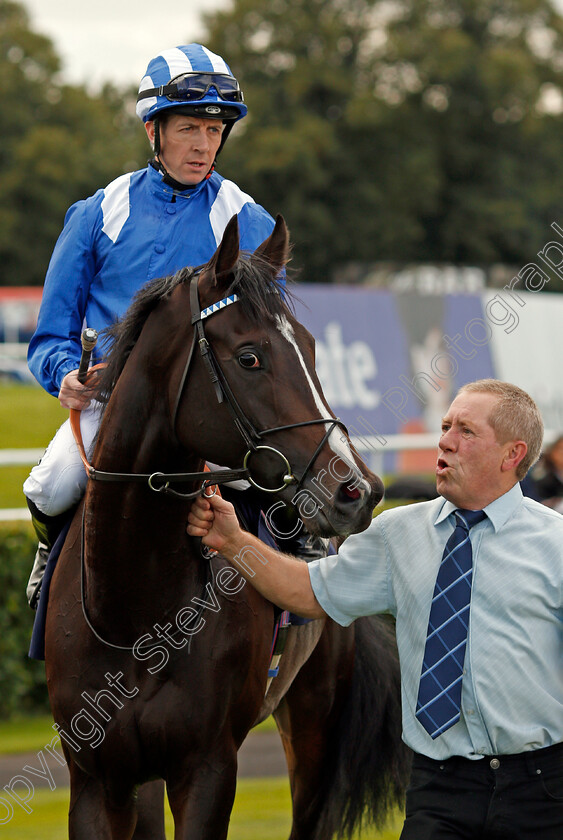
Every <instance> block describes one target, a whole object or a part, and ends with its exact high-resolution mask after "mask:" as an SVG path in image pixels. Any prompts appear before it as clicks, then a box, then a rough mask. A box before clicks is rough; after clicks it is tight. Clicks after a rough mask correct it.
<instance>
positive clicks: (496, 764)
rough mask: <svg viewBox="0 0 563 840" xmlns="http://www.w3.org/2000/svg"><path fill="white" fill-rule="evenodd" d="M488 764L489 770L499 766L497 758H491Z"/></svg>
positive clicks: (496, 768)
mask: <svg viewBox="0 0 563 840" xmlns="http://www.w3.org/2000/svg"><path fill="white" fill-rule="evenodd" d="M490 765H491V770H498V769H499V767H500V761H499V760H498V758H491V761H490Z"/></svg>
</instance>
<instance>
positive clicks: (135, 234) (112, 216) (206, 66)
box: [24, 44, 274, 607]
mask: <svg viewBox="0 0 563 840" xmlns="http://www.w3.org/2000/svg"><path fill="white" fill-rule="evenodd" d="M246 112H247V108H246V105H245V104H244V97H243V94H242V91H241V89H240V87H239V84H238V82H237V80H236V79H235V77H234V76H233V74H232V73H231V70H230V69H229V67H228V65H227V64H226V63H225V61H224V60H223V59H222V58H221V57H220V56H218V55H215V54H214V53H212V52H210V51H209V50H208V49H206V48H205V47H203V46H201V45H200V44H188V45H187V46H180V47H176V48H174V49H169V50H165V51H164V52H162V53H161V54H160V55H158V56H157V57H156V58H154V59H153V60H152V61H151V62H150V63H149V65H148V68H147V71H146V74H145V76H144V77H143V79H142V81H141V84H140V87H139V95H138V99H137V115H138V116H139V117H140V119H142V120H143V122H144V124H145V129H146V133H147V136H148V139H149V141H150V143H151V146H152V148H153V151H154V157H153V158H152V160H150V161H149V162H148V165H147V167H146V168H145V169H142V170H139V171H136V172H130V173H127V174H125V175H121V176H120V177H118V178H117V179H116V180H115V181H112V183H110V184H109V185H108V186H107V187H105V188H104V189H100V190H98V191H97V192H96V193H95V194H94V195H93V196H91V197H90V198H87V199H85V200H83V201H78V202H77V203H76V204H74V205H73V206H72V207H71V208H70V209H69V211H68V212H67V214H66V218H65V224H64V228H63V231H62V233H61V235H60V237H59V240H58V242H57V244H56V246H55V249H54V252H53V255H52V258H51V261H50V264H49V269H48V271H47V276H46V278H45V287H44V292H43V300H42V303H41V309H40V312H39V319H38V323H37V329H36V331H35V334H34V335H33V338H32V339H31V342H30V345H29V354H28V362H29V367H30V370H31V372H32V373H33V374H34V376H35V377H36V379H37V380H38V381H39V383H40V384H41V385H42V386H43V388H45V390H46V391H48V392H49V393H50V394H52V395H53V396H58V398H59V401H60V403H61V405H62V406H63V407H65V408H77V409H81V410H82V415H81V428H82V436H83V440H84V445H85V448H86V452H87V454H88V456H89V457H90V456H91V454H92V451H93V448H94V441H95V436H96V433H97V430H98V426H99V422H100V408H99V406H98V405H97V404H95V403H90V397H89V395H88V390H87V388H86V386H84V385H81V384H80V383H79V382H78V378H77V375H78V367H79V362H80V356H81V343H80V336H81V332H82V329H83V327H84V326H86V325H87V326H88V327H92V328H94V329H96V330H98V331H100V330H103V329H104V328H105V327H107V326H109V325H110V324H111V323H112V322H113V321H114V320H115V319H117V318H119V317H120V316H122V315H123V314H124V313H125V311H126V310H127V308H128V307H129V304H130V303H131V300H132V298H133V296H134V295H135V293H136V292H137V291H138V290H139V289H140V288H141V286H143V285H144V284H145V283H146V282H148V281H150V280H153V279H155V278H157V277H165V276H168V275H172V274H174V273H175V272H177V271H178V270H179V269H181V268H183V267H185V266H195V265H200V264H202V263H205V262H207V261H208V260H209V259H210V258H211V256H212V255H213V253H214V252H215V250H216V249H217V246H218V245H219V242H220V241H221V238H222V234H223V231H224V229H225V227H226V225H227V222H228V221H229V219H230V218H231V217H232V216H233V215H234V214H235V213H237V214H238V221H239V229H240V247H241V249H244V250H249V251H254V250H256V248H257V247H258V246H259V245H260V244H261V243H262V242H263V241H264V240H265V239H266V238H267V237H268V236H269V235H270V233H271V232H272V230H273V227H274V220H273V219H272V217H271V216H270V215H269V214H268V213H267V212H266V211H265V210H264V208H262V207H260V206H259V205H258V204H256V203H255V202H254V200H253V199H252V198H251V197H250V196H249V195H247V194H246V193H244V192H243V191H242V190H241V189H240V188H239V187H238V186H237V185H236V184H235V183H234V182H233V181H229V180H226V179H224V178H223V177H222V176H221V175H219V174H218V173H217V172H216V171H215V161H216V158H217V155H218V154H219V152H220V150H221V149H222V147H223V146H224V144H225V141H226V139H227V137H228V135H229V133H230V131H231V129H232V127H233V125H234V123H235V122H237V121H238V120H240V119H242V118H243V117H245V116H246ZM104 349H107V348H104V347H103V346H102V348H101V349H100V350H98V352H97V354H96V358H97V360H98V361H99V358H100V354H101V351H103V350H104ZM86 481H87V477H86V472H85V469H84V466H83V464H82V462H81V460H80V456H79V453H78V449H77V447H76V445H75V443H74V439H73V437H72V431H71V429H70V423H69V421H68V420H67V421H66V422H65V423H63V425H62V426H61V428H60V429H59V430H58V432H57V433H56V435H55V437H54V438H53V440H52V441H51V443H50V444H49V446H48V448H47V450H46V452H45V455H44V456H43V458H42V460H41V461H40V463H39V464H38V465H37V466H35V467H34V468H33V469H32V471H31V474H30V475H29V477H28V478H27V480H26V481H25V483H24V493H25V495H26V497H27V501H28V505H29V508H30V511H31V514H32V521H33V524H34V526H35V530H36V532H37V535H38V537H39V540H40V544H39V549H38V552H37V555H36V558H35V563H34V567H33V571H32V574H31V577H30V581H29V584H28V588H27V595H28V599H29V601H30V605H31V606H33V607H34V606H36V605H37V601H38V596H39V590H40V586H41V581H42V578H43V572H44V568H45V564H46V560H47V557H48V552H49V549H50V548H51V546H52V544H53V542H54V540H55V538H56V536H57V535H58V533H59V531H60V529H61V527H62V525H63V524H64V522H65V521H66V520H67V519H68V515H69V511H70V510H71V509H72V508H74V506H75V505H76V504H77V503H78V502H79V501H80V499H81V497H82V495H83V493H84V490H85V486H86Z"/></svg>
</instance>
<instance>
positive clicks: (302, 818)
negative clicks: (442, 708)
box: [275, 617, 410, 840]
mask: <svg viewBox="0 0 563 840" xmlns="http://www.w3.org/2000/svg"><path fill="white" fill-rule="evenodd" d="M352 665H353V668H352ZM332 692H333V694H332ZM275 716H276V721H277V723H278V726H279V728H280V731H281V733H282V740H283V742H284V747H285V751H286V756H287V759H288V767H289V772H290V781H291V789H292V798H293V808H294V820H293V827H292V832H291V836H290V840H305V838H307V840H329V838H332V837H333V836H334V835H335V834H336V833H339V834H343V835H346V836H349V835H351V834H352V833H353V832H354V830H357V829H358V828H359V827H360V826H361V825H362V824H363V822H364V821H365V820H366V816H367V822H369V823H373V824H374V825H377V826H378V827H381V826H382V825H383V824H384V822H385V820H386V818H387V816H388V814H389V813H390V812H391V809H393V808H394V807H396V806H397V805H399V804H402V801H403V795H404V790H405V787H406V784H407V779H408V776H409V768H410V751H409V750H408V748H407V747H406V746H405V745H404V743H403V742H402V740H401V703H400V673H399V663H398V657H397V652H396V645H395V639H394V632H393V630H392V628H391V627H390V626H389V623H388V622H387V621H386V620H385V619H384V617H376V618H365V619H359V620H358V621H355V622H354V624H353V625H352V626H351V627H348V628H342V627H338V626H337V625H335V624H334V623H333V622H327V626H326V627H325V631H324V632H323V635H322V637H321V639H320V641H319V644H318V645H317V648H316V649H315V651H314V652H313V654H312V655H311V657H310V659H309V660H308V661H307V662H306V663H305V665H304V666H303V668H302V669H301V671H300V672H299V674H298V676H297V678H296V679H295V680H294V682H293V684H292V686H291V688H290V690H289V691H288V692H287V694H286V698H285V700H284V702H283V704H281V705H280V707H279V709H278V710H277V711H276V713H275Z"/></svg>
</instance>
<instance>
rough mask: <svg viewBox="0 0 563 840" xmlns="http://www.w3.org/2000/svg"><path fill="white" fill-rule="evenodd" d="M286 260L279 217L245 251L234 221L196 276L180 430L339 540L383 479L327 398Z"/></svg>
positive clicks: (376, 495)
mask: <svg viewBox="0 0 563 840" xmlns="http://www.w3.org/2000/svg"><path fill="white" fill-rule="evenodd" d="M288 258H289V234H288V230H287V227H286V225H285V222H284V220H283V219H282V218H281V216H279V217H278V218H277V221H276V225H275V228H274V230H273V232H272V234H271V236H270V237H269V238H268V239H267V240H266V241H265V242H264V243H263V244H262V245H261V246H260V248H258V249H257V251H256V252H255V253H254V254H252V255H250V254H243V253H241V252H240V251H239V232H238V223H237V217H236V216H235V217H233V219H231V221H230V223H229V224H228V226H227V228H226V230H225V233H224V236H223V239H222V241H221V244H220V245H219V248H218V249H217V252H216V253H215V255H214V256H213V258H212V259H211V260H210V262H209V263H208V264H207V265H206V266H204V268H203V269H202V270H201V271H200V273H199V275H198V277H197V278H196V279H195V280H192V289H191V294H190V297H191V311H192V322H193V323H194V325H195V326H194V329H195V330H196V336H195V339H194V347H195V348H199V350H198V349H195V350H194V353H193V358H192V360H191V361H190V362H188V367H189V372H188V373H187V375H186V374H185V382H182V384H181V386H180V391H179V394H178V396H177V405H176V407H175V410H174V423H175V428H176V434H177V435H178V438H179V439H180V440H181V441H182V443H184V445H186V446H188V447H189V448H190V449H192V450H194V451H196V452H197V453H198V454H199V455H200V456H201V457H202V458H205V459H206V460H210V461H214V462H215V463H219V464H222V465H224V466H229V467H237V466H240V465H241V462H242V461H244V463H245V466H246V467H247V468H248V470H249V473H250V479H251V482H252V483H254V484H255V486H257V487H259V488H261V489H262V490H264V491H265V492H267V493H271V494H272V505H274V504H275V502H276V500H277V501H278V504H279V500H283V501H284V502H285V503H288V504H289V505H292V506H293V507H294V508H295V509H296V510H297V511H298V513H299V515H300V517H301V519H302V520H303V521H304V523H305V525H306V527H307V528H308V530H309V531H311V532H312V533H318V534H323V535H332V534H339V535H347V534H349V533H352V532H356V531H360V530H363V529H364V528H366V527H367V525H368V524H369V522H370V519H371V515H372V511H373V508H374V507H375V505H376V504H377V502H378V501H379V500H380V499H381V496H382V490H383V488H382V483H381V481H380V479H379V478H378V477H377V476H375V475H374V474H373V473H372V472H370V470H368V468H367V467H366V465H365V464H364V463H363V461H362V460H361V458H360V457H359V456H358V454H357V453H356V452H355V451H354V449H353V448H352V446H351V443H350V439H349V437H348V433H347V432H346V429H345V428H344V426H343V425H342V423H340V421H338V420H337V419H336V418H335V417H334V414H333V413H332V411H331V410H330V408H329V406H328V404H327V402H326V400H325V398H324V396H323V393H322V389H321V386H320V383H319V380H318V378H317V375H316V372H315V345H314V339H313V337H312V336H311V335H310V333H309V332H308V331H307V330H306V329H305V328H304V327H303V326H302V325H301V324H300V323H299V322H298V321H297V320H296V319H295V318H294V316H293V315H292V313H291V311H290V309H289V307H288V304H287V295H286V293H285V292H284V291H283V288H282V287H281V286H280V283H279V276H280V272H281V271H282V270H283V268H284V266H285V265H286V263H287V261H288ZM231 303H232V305H231ZM216 304H217V306H215V305H216ZM210 315H212V317H210ZM199 351H201V352H199ZM180 394H181V396H180ZM204 394H205V395H206V396H205V397H204ZM210 400H211V403H210ZM210 405H212V406H213V407H212V410H211V411H210Z"/></svg>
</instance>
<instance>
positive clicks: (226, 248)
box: [207, 214, 240, 285]
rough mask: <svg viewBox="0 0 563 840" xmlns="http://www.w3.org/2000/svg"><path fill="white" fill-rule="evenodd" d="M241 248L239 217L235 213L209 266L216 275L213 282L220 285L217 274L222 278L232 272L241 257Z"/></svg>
mask: <svg viewBox="0 0 563 840" xmlns="http://www.w3.org/2000/svg"><path fill="white" fill-rule="evenodd" d="M239 250H240V240H239V229H238V217H237V216H236V214H235V215H234V216H233V217H232V219H231V220H230V221H229V223H228V224H227V227H226V228H225V230H224V232H223V238H222V239H221V242H220V243H219V247H218V248H217V250H216V251H215V253H214V254H213V256H212V258H211V259H210V261H209V263H208V266H207V267H208V268H210V269H211V270H212V273H213V275H214V280H213V282H214V283H215V284H216V285H219V282H218V280H217V275H221V278H223V277H227V276H228V275H229V274H231V272H232V270H233V268H234V267H235V265H236V261H237V260H238V258H239ZM222 282H223V281H222Z"/></svg>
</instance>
